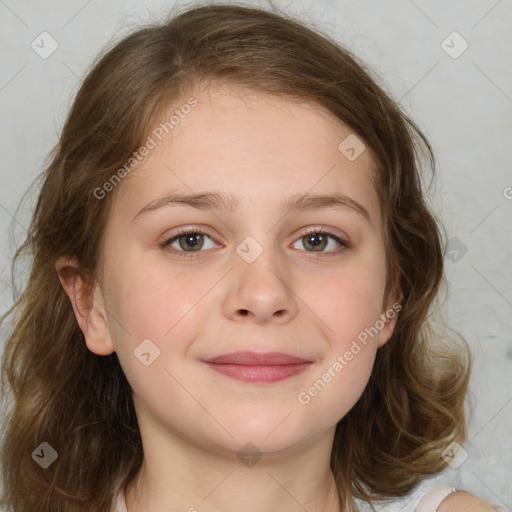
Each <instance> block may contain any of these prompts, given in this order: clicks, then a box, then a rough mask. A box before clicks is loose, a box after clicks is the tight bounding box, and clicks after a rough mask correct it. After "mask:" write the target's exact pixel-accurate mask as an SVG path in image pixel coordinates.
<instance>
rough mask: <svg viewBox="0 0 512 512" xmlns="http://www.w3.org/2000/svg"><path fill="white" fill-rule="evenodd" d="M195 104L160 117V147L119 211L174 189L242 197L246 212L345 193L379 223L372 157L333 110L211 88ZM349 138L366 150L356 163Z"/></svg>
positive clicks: (122, 191)
mask: <svg viewBox="0 0 512 512" xmlns="http://www.w3.org/2000/svg"><path fill="white" fill-rule="evenodd" d="M193 99H194V100H195V101H196V102H197V103H196V105H195V106H194V107H193V108H187V109H183V110H182V111H180V104H178V103H175V104H174V105H173V106H172V107H171V108H168V109H165V110H164V111H162V112H161V113H160V116H159V118H158V119H157V120H156V121H155V123H154V127H153V128H152V131H151V132H150V133H149V135H148V137H150V138H151V139H152V140H153V141H154V148H152V149H151V151H150V152H149V154H148V155H147V156H146V157H145V158H144V159H143V160H142V162H141V163H140V164H139V165H137V168H136V169H135V170H134V171H132V172H131V173H129V174H128V175H127V176H126V177H125V178H124V179H123V181H122V183H121V186H119V187H118V189H116V191H115V192H116V195H118V197H117V198H116V203H118V205H117V206H118V208H119V207H120V208H122V209H123V210H129V213H133V212H134V210H135V209H136V208H137V207H139V209H140V208H142V207H144V206H145V205H146V204H147V203H149V202H150V201H153V200H155V199H157V198H158V197H160V196H163V195H165V193H166V191H168V190H173V191H179V192H181V193H198V192H204V191H211V190H216V191H222V192H226V193H227V194H229V195H231V196H236V197H238V198H241V203H242V204H238V206H237V208H238V211H239V212H241V211H242V210H243V209H244V208H245V207H246V206H248V205H252V206H257V207H259V208H261V207H262V204H263V203H265V204H266V205H267V206H268V207H270V206H271V203H274V202H275V204H276V209H277V208H279V207H280V206H281V205H282V199H283V196H285V195H286V196H287V197H289V196H290V195H293V194H294V193H301V194H304V193H308V192H309V193H311V194H325V193H327V192H339V193H344V194H347V195H351V196H355V197H354V199H355V200H357V201H358V202H360V203H364V204H365V206H366V208H367V209H368V211H369V213H370V215H371V217H372V218H373V219H374V220H375V221H378V220H379V219H380V215H379V207H378V198H377V195H376V192H375V189H374V186H373V183H372V180H371V174H372V167H373V158H372V155H371V151H370V150H369V148H364V150H361V147H364V146H362V142H361V141H360V140H358V139H353V138H354V137H355V134H354V133H353V132H352V130H351V129H350V128H349V127H347V126H346V125H344V124H343V123H342V122H341V121H339V120H338V119H337V118H336V117H335V116H334V114H332V113H331V112H329V111H327V110H326V109H324V108H322V107H321V106H319V105H317V104H314V103H306V102H305V101H304V100H299V99H294V98H288V97H286V98H285V97H283V98H281V97H276V96H270V95H267V94H262V93H254V92H249V91H247V90H243V89H239V88H234V87H229V86H226V87H220V88H219V87H217V88H208V89H206V90H203V91H200V92H198V93H197V94H195V95H193ZM189 103H190V102H189ZM185 104H187V98H184V99H183V103H181V105H185ZM185 112H186V113H185ZM173 114H181V115H174V123H176V124H173V125H172V129H171V128H170V123H169V120H170V119H171V117H172V116H173ZM176 121H177V122H176ZM166 123H167V124H166ZM162 127H164V128H165V127H167V131H168V133H167V132H166V131H165V130H162ZM159 128H160V129H159ZM162 132H163V133H162ZM346 140H349V141H352V142H354V141H355V142H356V144H357V142H359V143H360V144H361V146H356V147H355V149H356V150H357V151H358V152H359V151H361V153H360V154H359V155H356V156H357V158H356V159H353V160H350V159H348V158H347V155H346V153H344V152H343V151H345V150H346V149H347V148H346V147H344V146H346V144H345V143H344V141H346ZM340 145H341V149H340ZM352 146H354V144H352ZM349 156H350V153H349ZM242 198H243V199H242ZM137 211H138V210H137ZM135 213H136V212H135ZM135 213H134V214H135ZM378 223H379V222H377V224H378Z"/></svg>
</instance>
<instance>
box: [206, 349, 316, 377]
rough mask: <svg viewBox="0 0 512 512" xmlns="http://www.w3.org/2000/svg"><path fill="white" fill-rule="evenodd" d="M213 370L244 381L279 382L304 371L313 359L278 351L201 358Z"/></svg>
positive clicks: (236, 353)
mask: <svg viewBox="0 0 512 512" xmlns="http://www.w3.org/2000/svg"><path fill="white" fill-rule="evenodd" d="M202 362H204V363H206V364H207V365H208V366H209V367H210V368H212V369H213V370H215V371H217V372H219V373H221V374H223V375H226V376H228V377H232V378H234V379H237V380H241V381H244V382H253V383H258V382H262V383H263V382H279V381H281V380H283V379H286V378H289V377H292V376H293V375H297V374H299V373H302V372H303V371H305V370H306V369H307V368H308V367H309V365H310V364H312V362H313V361H308V360H307V359H303V358H300V357H295V356H292V355H290V354H283V353H280V352H267V353H263V354H259V353H257V352H232V353H230V354H224V355H221V356H217V357H213V358H210V359H206V360H202Z"/></svg>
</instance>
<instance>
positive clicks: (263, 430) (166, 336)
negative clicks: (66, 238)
mask: <svg viewBox="0 0 512 512" xmlns="http://www.w3.org/2000/svg"><path fill="white" fill-rule="evenodd" d="M195 98H196V100H197V106H195V107H194V108H192V109H191V110H190V113H188V114H187V115H186V116H183V118H182V119H180V122H179V124H177V125H176V126H175V127H174V128H173V130H172V132H170V133H169V134H168V135H166V136H164V137H162V140H161V141H160V140H158V137H156V136H154V135H152V138H153V139H154V141H155V142H156V146H155V147H154V148H152V149H151V150H150V152H149V154H147V155H146V157H145V158H144V159H143V160H142V161H141V162H140V163H139V165H138V166H137V168H136V169H135V170H133V171H132V172H131V173H130V174H129V175H128V176H126V177H125V178H124V179H123V181H122V182H121V183H120V184H119V185H118V186H117V188H116V190H115V191H113V192H111V193H113V194H115V196H114V197H113V204H112V208H111V210H110V212H109V217H108V221H107V225H106V229H105V231H104V239H103V247H102V254H101V271H102V272H101V276H102V277H101V279H100V282H99V287H98V288H97V291H96V299H97V303H98V304H100V303H101V304H103V306H104V310H105V311H107V312H108V315H107V318H106V327H105V329H104V330H103V331H102V330H101V329H102V328H101V325H100V326H99V327H98V330H97V332H96V334H90V335H89V336H87V334H86V339H87V343H88V346H89V348H90V349H91V350H93V351H95V352H97V353H101V354H106V353H109V352H112V351H113V350H115V351H116V352H117V355H118V357H119V360H120V362H121V365H122V367H123V370H124V372H125V374H126V376H127V379H128V381H129V382H130V384H131V386H132V388H133V389H134V393H133V398H134V403H135V407H136V410H137V415H138V418H139V424H140V425H141V429H144V428H146V427H145V426H146V425H150V424H151V425H153V426H154V428H159V429H160V430H161V431H162V432H167V433H168V434H169V435H171V436H173V437H175V438H179V439H181V440H185V441H186V442H188V443H191V444H193V445H195V446H199V447H202V448H205V449H208V450H211V451H214V452H219V453H220V452H224V453H228V452H229V453H233V452H237V451H239V450H240V448H241V447H242V446H244V445H246V443H248V442H250V443H252V444H253V445H255V446H256V447H257V448H258V449H259V450H260V451H262V452H264V453H269V454H271V453H286V452H287V451H292V450H294V449H297V448H299V447H301V446H304V445H306V444H308V443H310V442H312V441H313V440H315V439H317V438H318V437H319V436H322V435H325V434H326V433H332V432H333V430H334V427H335V425H336V423H337V422H338V421H339V420H340V419H341V418H342V417H343V416H344V415H345V414H346V413H347V412H348V411H349V409H350V408H351V407H352V406H353V405H354V404H355V403H356V401H357V400H358V398H359V397H360V396H361V394H362V392H363V390H364V388H365V386H366V384H367V382H368V379H369V376H370V373H371V369H372V365H373V362H374V358H375V353H376V351H377V349H378V347H379V346H380V345H382V344H383V343H385V342H386V341H387V339H388V338H389V336H390V335H391V332H392V329H393V326H394V323H395V320H396V315H391V319H390V320H389V321H383V320H384V319H385V317H382V316H381V315H382V314H383V313H384V314H385V313H386V310H385V308H384V305H383V302H384V288H385V283H386V273H385V252H384V241H383V231H382V219H381V217H380V212H379V203H378V198H377V195H376V192H375V190H374V187H373V185H372V182H371V174H370V169H371V165H372V160H371V155H370V151H369V149H368V148H367V149H366V150H363V151H362V152H361V149H362V146H359V145H358V144H360V143H361V142H360V141H358V140H357V139H354V138H353V135H352V138H349V139H347V141H346V142H345V143H343V141H344V140H345V139H346V138H347V137H348V136H350V135H351V134H352V132H351V130H350V129H348V128H347V127H346V126H344V125H343V124H341V123H340V122H339V121H338V120H336V119H335V118H334V117H333V116H332V115H331V114H329V113H326V112H324V111H322V110H320V108H319V107H318V106H316V107H314V106H311V105H309V106H308V105H306V104H304V103H298V102H293V101H286V100H283V99H276V98H273V97H270V96H266V95H255V94H252V93H251V94H247V95H246V94H245V93H244V92H241V91H239V90H235V89H228V88H224V89H220V88H217V89H211V90H209V91H208V92H203V93H201V94H199V95H196V96H195ZM172 110H175V108H173V109H172ZM171 114H172V111H169V113H168V115H167V113H166V114H165V115H163V116H162V117H163V118H166V119H168V118H169V117H170V115H171ZM349 142H351V144H349ZM341 143H343V144H342V146H341V148H342V149H341V150H340V149H339V146H340V144H341ZM350 147H354V149H355V151H351V150H350ZM358 153H360V154H359V156H357V155H358ZM354 155H355V156H357V158H355V159H354ZM348 157H350V158H348ZM211 192H215V193H216V194H217V196H216V197H217V198H218V197H228V198H230V199H231V200H230V201H229V202H227V204H221V203H219V204H215V203H214V202H212V201H211V198H212V197H213V196H210V201H207V200H205V199H204V198H203V200H201V201H196V202H195V203H194V202H192V203H189V204H187V203H185V202H171V199H172V196H177V195H180V196H181V195H190V194H208V193H211ZM335 194H337V195H338V196H337V197H338V200H339V201H338V202H336V203H335V202H334V201H333V200H332V199H331V200H326V199H324V200H321V199H317V200H316V201H315V200H311V198H310V200H308V199H307V198H306V199H305V200H304V199H303V200H302V201H299V202H297V201H295V203H293V200H294V199H295V200H296V199H297V198H299V197H301V196H303V195H310V196H334V195H335ZM174 199H176V197H175V198H174ZM292 206H293V208H292ZM180 230H185V231H186V232H189V233H188V234H187V233H185V234H183V233H182V232H181V231H180ZM388 312H389V310H388ZM393 313H394V311H393ZM393 317H394V318H393ZM388 318H389V315H388ZM386 320H387V319H386ZM237 351H250V352H253V353H257V354H260V355H261V354H265V353H270V352H273V353H276V352H278V353H284V354H287V355H291V356H295V357H297V358H301V359H303V360H305V361H307V362H306V363H304V364H302V365H292V364H290V362H289V361H285V360H274V361H263V362H261V361H260V364H259V365H257V367H256V368H254V367H253V368H252V369H251V368H249V367H248V366H244V365H240V364H227V363H226V364H224V365H214V364H212V363H206V362H205V360H209V359H211V358H214V357H217V356H221V355H225V354H229V353H233V352H237ZM238 363H240V361H239V362H238ZM276 363H280V364H279V365H278V366H274V367H273V368H269V365H270V364H273V365H275V364H276ZM218 370H221V371H222V372H221V371H218ZM295 372H296V373H295ZM241 379H245V380H241ZM251 379H252V380H251ZM265 379H267V380H265Z"/></svg>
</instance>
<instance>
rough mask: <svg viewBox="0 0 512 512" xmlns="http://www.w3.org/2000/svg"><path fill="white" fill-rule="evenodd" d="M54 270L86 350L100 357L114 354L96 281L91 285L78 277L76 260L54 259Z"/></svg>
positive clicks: (101, 297)
mask: <svg viewBox="0 0 512 512" xmlns="http://www.w3.org/2000/svg"><path fill="white" fill-rule="evenodd" d="M55 270H56V271H57V274H58V276H59V280H60V283H61V284H62V287H63V288H64V290H65V291H66V293H67V295H68V297H69V299H70V301H71V305H72V306H73V311H74V312H75V317H76V320H77V322H78V325H79V326H80V329H81V330H82V332H83V334H84V337H85V343H86V345H87V348H88V349H89V350H90V351H91V352H93V353H94V354H98V355H100V356H106V355H108V354H111V353H112V352H114V351H115V347H114V345H113V343H112V340H111V337H110V330H109V327H108V318H107V314H106V311H105V308H104V306H103V304H104V301H103V296H102V294H101V290H100V287H99V285H98V283H97V281H95V282H94V284H93V285H91V283H88V282H85V281H84V280H83V279H82V278H81V277H80V275H79V272H78V270H79V262H78V259H77V258H76V257H69V256H62V257H60V258H58V259H57V262H56V263H55Z"/></svg>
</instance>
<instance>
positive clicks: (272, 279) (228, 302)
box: [223, 249, 298, 325]
mask: <svg viewBox="0 0 512 512" xmlns="http://www.w3.org/2000/svg"><path fill="white" fill-rule="evenodd" d="M234 258H237V260H236V262H235V268H234V269H233V271H232V272H230V273H229V275H230V282H229V285H228V286H229V289H228V292H227V294H226V297H225V300H224V304H223V309H224V314H225V315H226V316H227V317H229V318H231V319H232V320H237V321H241V320H244V321H251V322H254V323H255V324H259V325H263V324H266V323H269V322H272V323H278V324H284V323H287V322H289V321H291V320H292V319H293V318H294V317H295V316H296V314H297V309H298V308H297V300H298V298H297V296H296V294H295V293H294V291H293V289H292V286H291V283H292V282H293V275H292V274H293V269H292V268H291V267H290V263H289V262H288V263H287V262H286V261H285V258H284V257H282V258H280V257H276V255H275V254H273V253H272V251H271V250H270V249H266V250H264V251H263V252H262V253H261V254H260V256H259V257H258V258H256V260H254V261H252V263H248V262H247V261H245V260H243V259H242V258H239V256H238V255H234Z"/></svg>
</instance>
